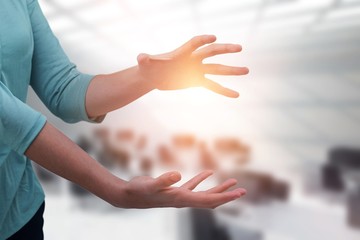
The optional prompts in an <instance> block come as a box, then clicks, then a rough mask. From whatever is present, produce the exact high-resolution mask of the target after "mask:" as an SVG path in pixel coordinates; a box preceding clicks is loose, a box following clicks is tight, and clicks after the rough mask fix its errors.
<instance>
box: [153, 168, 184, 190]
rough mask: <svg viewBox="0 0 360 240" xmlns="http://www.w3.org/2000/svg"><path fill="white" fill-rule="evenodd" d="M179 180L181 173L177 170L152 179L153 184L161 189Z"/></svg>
mask: <svg viewBox="0 0 360 240" xmlns="http://www.w3.org/2000/svg"><path fill="white" fill-rule="evenodd" d="M180 180H181V174H180V173H179V172H176V171H175V172H167V173H164V174H163V175H161V176H159V177H157V178H155V179H154V186H155V188H157V189H162V188H166V187H169V186H171V185H173V184H174V183H176V182H178V181H180Z"/></svg>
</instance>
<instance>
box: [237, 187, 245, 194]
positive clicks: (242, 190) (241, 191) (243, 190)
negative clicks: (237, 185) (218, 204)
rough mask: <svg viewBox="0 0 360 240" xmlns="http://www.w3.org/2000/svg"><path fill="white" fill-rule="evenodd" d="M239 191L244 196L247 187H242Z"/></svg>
mask: <svg viewBox="0 0 360 240" xmlns="http://www.w3.org/2000/svg"><path fill="white" fill-rule="evenodd" d="M238 191H239V193H240V194H241V196H243V195H245V194H246V189H243V188H241V189H239V190H238Z"/></svg>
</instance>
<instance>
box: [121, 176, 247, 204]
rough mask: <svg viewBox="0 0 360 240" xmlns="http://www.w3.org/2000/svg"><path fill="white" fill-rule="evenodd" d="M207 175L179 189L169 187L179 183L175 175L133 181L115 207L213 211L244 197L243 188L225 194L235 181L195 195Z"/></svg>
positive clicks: (179, 177)
mask: <svg viewBox="0 0 360 240" xmlns="http://www.w3.org/2000/svg"><path fill="white" fill-rule="evenodd" d="M210 175H212V171H204V172H202V173H200V174H198V175H197V176H195V177H193V178H192V179H191V180H189V181H188V182H186V183H185V184H183V185H182V186H180V187H172V186H171V185H173V184H174V183H176V182H178V181H180V179H181V175H180V174H179V173H178V172H168V173H165V174H163V175H161V176H160V177H158V178H152V177H145V176H141V177H135V178H133V179H132V180H130V181H129V182H128V183H126V184H125V185H126V187H125V188H124V189H123V191H122V193H123V194H121V195H120V196H118V198H119V200H118V201H117V202H116V203H115V204H114V205H115V206H118V207H122V208H153V207H177V208H181V207H195V208H216V207H218V206H220V205H222V204H225V203H227V202H230V201H233V200H235V199H238V198H240V197H241V196H243V195H245V194H246V190H245V189H242V188H238V189H235V190H232V191H226V190H228V189H229V188H230V187H232V186H234V185H235V184H236V180H235V179H228V180H227V181H225V182H223V183H222V184H220V185H218V186H215V187H213V188H211V189H208V190H206V191H199V192H194V191H193V190H194V189H195V187H196V186H197V185H199V184H200V183H201V182H202V181H204V180H205V179H206V178H208V177H209V176H210Z"/></svg>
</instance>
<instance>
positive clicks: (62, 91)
mask: <svg viewBox="0 0 360 240" xmlns="http://www.w3.org/2000/svg"><path fill="white" fill-rule="evenodd" d="M28 11H29V17H30V21H31V27H32V32H33V39H34V53H33V59H32V72H31V80H30V85H31V87H32V88H33V89H34V91H35V92H36V94H37V95H38V96H39V97H40V99H41V100H42V102H43V103H44V104H45V105H46V106H47V107H48V108H49V110H50V111H51V112H52V113H53V114H55V115H56V116H58V117H59V118H61V119H62V120H64V121H66V122H70V123H73V122H78V121H81V120H85V121H89V122H100V121H102V119H103V116H100V117H98V118H96V119H89V117H88V115H87V113H86V109H85V97H86V92H87V88H88V86H89V84H90V82H91V80H92V79H93V76H92V75H88V74H83V73H81V72H79V71H78V70H77V68H76V66H75V65H74V64H73V63H72V62H70V60H69V59H68V57H67V56H66V54H65V52H64V51H63V49H62V47H61V46H60V43H59V41H58V39H57V38H56V37H55V36H54V34H53V32H52V30H51V29H50V27H49V24H48V22H47V20H46V19H45V17H44V15H43V13H42V11H41V9H40V6H39V4H38V2H37V0H33V1H31V0H30V2H29V3H28Z"/></svg>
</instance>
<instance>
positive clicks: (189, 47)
mask: <svg viewBox="0 0 360 240" xmlns="http://www.w3.org/2000/svg"><path fill="white" fill-rule="evenodd" d="M215 40H216V37H215V36H214V35H200V36H196V37H193V38H192V39H191V40H189V41H188V42H186V43H185V44H184V45H182V46H181V47H179V48H178V49H176V50H175V54H191V53H192V52H193V51H195V50H196V49H198V48H199V47H201V46H203V45H205V44H209V43H213V42H215Z"/></svg>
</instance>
